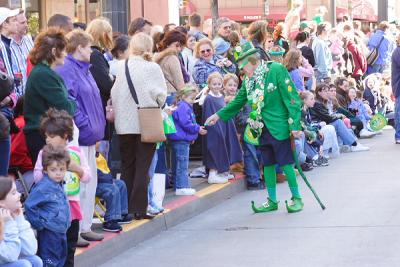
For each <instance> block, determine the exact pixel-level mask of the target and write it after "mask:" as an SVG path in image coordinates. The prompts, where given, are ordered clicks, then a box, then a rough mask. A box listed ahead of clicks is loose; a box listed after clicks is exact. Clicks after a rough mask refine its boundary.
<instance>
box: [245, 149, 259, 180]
mask: <svg viewBox="0 0 400 267" xmlns="http://www.w3.org/2000/svg"><path fill="white" fill-rule="evenodd" d="M242 149H243V162H244V173H245V174H246V180H247V183H249V184H258V183H259V182H260V176H261V172H260V166H261V164H260V162H261V152H260V150H259V149H258V148H257V147H256V146H255V145H251V144H248V143H246V142H242Z"/></svg>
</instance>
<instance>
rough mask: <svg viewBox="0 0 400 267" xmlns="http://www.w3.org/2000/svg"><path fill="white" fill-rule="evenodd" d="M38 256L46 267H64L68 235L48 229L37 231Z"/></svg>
mask: <svg viewBox="0 0 400 267" xmlns="http://www.w3.org/2000/svg"><path fill="white" fill-rule="evenodd" d="M37 239H38V253H37V254H38V256H39V257H40V258H41V259H42V260H43V265H44V266H46V267H47V266H49V267H50V266H51V267H53V266H54V267H62V266H64V263H65V260H66V259H67V234H66V233H56V232H53V231H50V230H48V229H42V230H40V231H37Z"/></svg>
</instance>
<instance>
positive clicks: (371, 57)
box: [367, 36, 384, 66]
mask: <svg viewBox="0 0 400 267" xmlns="http://www.w3.org/2000/svg"><path fill="white" fill-rule="evenodd" d="M383 39H384V37H383V36H382V38H381V40H380V41H379V44H378V46H377V47H374V48H373V49H372V50H371V51H370V52H369V53H368V56H367V64H368V66H372V65H374V64H375V62H376V61H377V60H378V57H379V51H378V49H379V47H380V46H381V43H382V41H383Z"/></svg>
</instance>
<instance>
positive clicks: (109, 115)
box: [106, 98, 115, 123]
mask: <svg viewBox="0 0 400 267" xmlns="http://www.w3.org/2000/svg"><path fill="white" fill-rule="evenodd" d="M106 120H107V121H108V122H111V123H112V122H114V121H115V112H114V108H113V105H112V100H111V98H110V99H108V101H107V105H106Z"/></svg>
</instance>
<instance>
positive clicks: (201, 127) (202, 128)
mask: <svg viewBox="0 0 400 267" xmlns="http://www.w3.org/2000/svg"><path fill="white" fill-rule="evenodd" d="M199 134H200V135H206V134H207V130H206V128H205V127H204V126H200V129H199Z"/></svg>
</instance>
